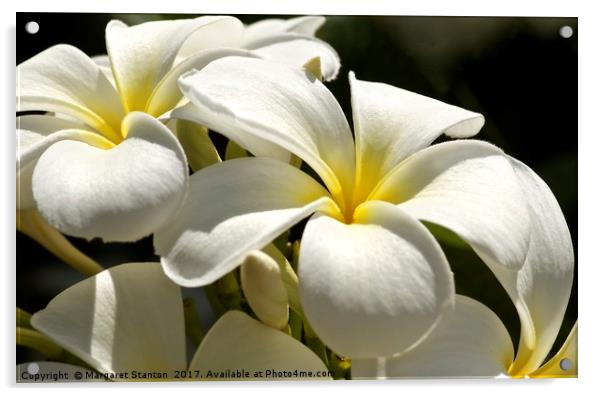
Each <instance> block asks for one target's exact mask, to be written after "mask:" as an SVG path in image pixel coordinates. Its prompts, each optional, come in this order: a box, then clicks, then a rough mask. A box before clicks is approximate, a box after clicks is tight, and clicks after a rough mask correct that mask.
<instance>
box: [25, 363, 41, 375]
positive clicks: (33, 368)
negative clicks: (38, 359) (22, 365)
mask: <svg viewBox="0 0 602 396" xmlns="http://www.w3.org/2000/svg"><path fill="white" fill-rule="evenodd" d="M39 371H40V366H38V364H37V363H30V364H28V365H27V372H28V373H29V374H34V375H35V374H37V373H38V372H39Z"/></svg>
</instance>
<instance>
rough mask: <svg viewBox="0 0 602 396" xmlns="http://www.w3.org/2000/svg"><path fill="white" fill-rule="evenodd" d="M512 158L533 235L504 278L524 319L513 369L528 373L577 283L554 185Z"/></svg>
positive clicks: (553, 335)
mask: <svg viewBox="0 0 602 396" xmlns="http://www.w3.org/2000/svg"><path fill="white" fill-rule="evenodd" d="M509 161H510V163H511V164H512V166H513V168H514V171H515V173H516V176H517V178H518V180H519V183H520V185H521V187H522V189H523V194H524V196H525V197H526V198H527V202H528V204H529V213H530V218H531V239H530V243H529V251H528V253H527V258H526V261H525V265H524V266H523V268H522V269H521V270H520V271H519V272H518V273H516V274H510V275H509V276H508V277H506V278H505V279H501V282H502V285H503V286H504V287H505V288H506V290H508V292H509V293H510V297H511V298H512V299H513V300H514V301H515V304H517V306H518V308H519V309H518V312H519V317H520V319H521V342H520V346H519V350H518V355H517V358H516V361H515V363H514V365H513V367H512V371H513V373H529V372H531V371H533V370H535V369H537V368H538V367H539V366H540V365H541V363H542V362H543V360H544V359H545V358H546V356H547V355H548V353H549V351H550V348H552V345H553V344H554V341H555V340H556V337H557V336H558V331H559V330H560V326H561V324H562V320H563V318H564V314H565V311H566V307H567V304H568V301H569V297H570V294H571V288H572V284H573V270H574V255H573V245H572V242H571V235H570V233H569V229H568V226H567V224H566V221H565V220H564V216H563V215H562V210H561V209H560V206H559V205H558V202H557V201H556V198H554V194H553V193H552V191H550V188H549V187H548V186H547V185H546V184H545V182H544V181H543V180H542V179H541V178H540V177H539V176H537V175H536V174H535V172H533V171H532V170H531V169H530V168H529V167H528V166H526V165H525V164H523V163H522V162H520V161H517V160H515V159H514V158H509ZM511 275H514V276H511Z"/></svg>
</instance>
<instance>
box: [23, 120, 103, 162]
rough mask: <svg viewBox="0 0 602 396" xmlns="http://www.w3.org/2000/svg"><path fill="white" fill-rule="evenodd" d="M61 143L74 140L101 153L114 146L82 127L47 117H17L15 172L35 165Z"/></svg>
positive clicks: (67, 121)
mask: <svg viewBox="0 0 602 396" xmlns="http://www.w3.org/2000/svg"><path fill="white" fill-rule="evenodd" d="M61 140H77V141H80V142H84V143H87V144H89V145H91V146H94V147H98V148H104V149H109V148H112V147H114V146H115V144H113V143H112V142H111V141H109V140H107V139H106V138H105V137H103V136H102V135H100V134H98V133H95V132H92V131H90V130H87V129H86V126H85V125H82V124H77V123H74V122H72V121H69V120H65V119H61V118H57V117H52V116H47V115H25V116H21V117H17V168H19V169H20V168H22V167H24V166H25V165H28V164H29V163H31V162H32V161H35V160H36V159H38V158H39V156H40V155H41V154H42V153H43V152H44V151H45V150H46V149H47V148H48V147H50V146H51V145H53V144H54V143H56V142H59V141H61Z"/></svg>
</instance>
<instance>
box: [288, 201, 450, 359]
mask: <svg viewBox="0 0 602 396" xmlns="http://www.w3.org/2000/svg"><path fill="white" fill-rule="evenodd" d="M299 293H300V297H301V305H302V306H303V309H304V311H305V315H306V317H307V318H308V320H309V323H310V324H311V326H312V327H313V328H314V330H315V331H316V333H317V334H318V336H319V337H320V339H322V340H323V341H324V342H325V344H326V345H327V346H328V347H330V348H331V349H333V350H334V351H335V352H337V353H338V354H340V355H342V356H345V357H351V358H371V357H377V356H390V355H393V354H395V353H397V352H401V351H404V350H406V349H408V348H410V347H412V346H413V345H414V344H415V343H417V342H419V341H421V340H422V339H423V338H424V337H425V336H426V335H428V334H429V332H430V331H431V330H432V328H433V327H434V326H435V324H436V323H437V321H438V320H439V319H440V317H441V315H442V314H443V313H444V312H445V311H446V310H447V309H449V308H450V307H451V306H452V303H453V296H454V284H453V278H452V273H451V271H450V268H449V265H448V263H447V260H446V259H445V256H444V255H443V252H442V251H441V248H440V247H439V245H438V244H437V242H436V241H435V239H434V237H432V236H431V235H430V233H429V232H428V230H427V229H426V228H425V227H424V226H423V225H422V224H421V223H420V222H419V221H417V220H415V219H414V218H412V217H411V216H409V215H407V214H405V213H404V212H403V211H402V210H400V209H399V208H397V207H395V206H394V205H391V204H388V203H385V202H378V201H372V202H367V203H365V204H364V205H362V206H360V207H359V208H357V209H356V211H355V217H354V223H353V224H344V223H341V222H339V221H337V220H335V219H333V218H331V217H328V216H325V215H322V214H317V215H315V216H313V217H312V218H311V219H310V220H309V222H308V223H307V226H306V228H305V231H304V233H303V238H302V240H301V251H300V255H299Z"/></svg>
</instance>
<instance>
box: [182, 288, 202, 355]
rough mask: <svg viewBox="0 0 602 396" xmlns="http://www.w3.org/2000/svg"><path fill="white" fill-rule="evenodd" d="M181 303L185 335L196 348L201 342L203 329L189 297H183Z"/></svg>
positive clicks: (194, 305)
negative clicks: (182, 305)
mask: <svg viewBox="0 0 602 396" xmlns="http://www.w3.org/2000/svg"><path fill="white" fill-rule="evenodd" d="M183 304H184V321H185V323H186V335H187V336H188V338H189V339H190V341H191V342H192V343H193V344H194V346H195V348H196V347H198V346H199V345H200V344H201V341H203V338H204V337H205V331H204V330H203V326H202V324H201V320H200V319H199V315H198V312H197V310H196V304H195V303H194V301H193V300H192V299H190V298H185V299H184V301H183Z"/></svg>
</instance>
